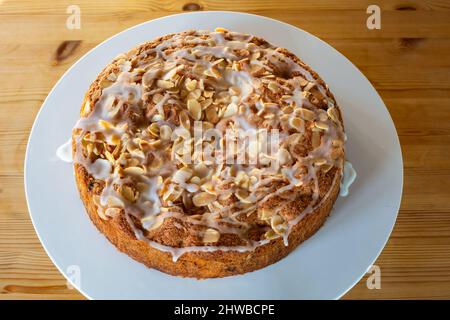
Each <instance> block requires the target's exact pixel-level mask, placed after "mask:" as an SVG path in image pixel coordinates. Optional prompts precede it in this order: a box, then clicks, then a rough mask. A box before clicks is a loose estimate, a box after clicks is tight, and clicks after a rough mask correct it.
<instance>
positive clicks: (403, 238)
mask: <svg viewBox="0 0 450 320" xmlns="http://www.w3.org/2000/svg"><path fill="white" fill-rule="evenodd" d="M55 2H56V3H55ZM74 3H76V4H78V5H79V7H80V9H81V29H80V30H69V29H67V28H66V19H67V17H68V14H67V13H66V9H67V6H68V5H70V4H74ZM230 3H233V4H230ZM406 3H407V4H406ZM370 4H378V5H379V6H380V7H381V9H382V15H381V18H382V20H381V30H368V29H367V27H366V19H367V17H368V14H367V13H366V8H367V7H368V5H370ZM183 10H184V11H187V10H233V11H245V12H252V13H256V14H260V15H265V16H268V17H272V18H275V19H279V20H281V21H285V22H288V23H290V24H293V25H295V26H298V27H300V28H302V29H304V30H306V31H309V32H311V33H313V34H315V35H317V36H318V37H320V38H322V39H324V40H325V41H327V42H328V43H330V44H331V45H332V46H334V47H335V48H336V49H337V50H339V51H340V52H342V53H343V54H344V55H346V56H347V57H348V58H349V59H350V60H351V61H352V62H353V63H354V64H355V65H356V66H357V67H359V68H360V69H361V71H362V72H363V73H364V74H365V75H366V76H367V77H368V78H369V80H370V81H371V82H372V83H373V85H374V86H375V87H376V89H377V90H378V92H379V93H380V95H381V96H382V98H383V100H384V101H385V103H386V105H387V107H388V108H389V111H390V113H391V115H392V118H393V119H394V122H395V125H396V127H397V131H398V134H399V136H400V141H401V145H402V150H403V160H404V166H405V179H404V181H405V184H404V192H403V199H402V205H401V210H400V214H399V216H398V220H397V224H396V226H395V229H394V231H393V233H392V236H391V238H390V240H389V242H388V244H387V246H386V248H385V249H384V251H383V253H382V254H381V256H380V257H379V259H378V260H377V262H376V264H377V265H378V266H380V268H381V289H380V290H376V289H373V290H369V289H368V288H367V286H366V280H367V276H366V277H364V278H363V279H362V280H361V281H360V282H359V283H358V284H357V285H356V286H355V287H354V288H353V289H352V290H351V291H350V292H349V293H348V294H347V295H346V296H345V298H351V299H355V298H357V299H360V298H369V299H371V298H383V299H393V298H447V299H448V298H450V1H443V0H428V1H420V0H409V1H397V0H392V1H374V0H362V1H358V0H344V1H332V0H327V1H318V0H303V1H297V0H284V1H262V0H246V1H233V2H231V1H219V0H206V1H197V0H193V1H192V2H190V1H189V0H185V1H178V0H171V1H156V0H146V1H84V0H83V1H81V0H77V1H54V0H51V1H50V0H42V1H35V0H20V1H12V0H11V1H10V0H0V299H17V298H25V299H30V298H31V299H82V298H83V297H82V295H81V294H79V293H78V292H77V291H76V290H73V289H68V288H67V287H66V281H65V280H64V277H63V276H62V275H61V274H60V273H59V272H58V271H57V269H56V268H55V266H54V265H53V264H52V262H51V261H50V259H49V258H48V256H47V254H46V253H45V252H44V250H43V248H42V246H41V244H40V242H39V240H38V238H37V236H36V233H35V232H34V229H33V226H32V224H31V221H30V217H29V215H28V210H27V205H26V202H25V195H24V188H23V161H24V153H25V148H26V144H27V139H28V135H29V132H30V128H31V126H32V124H33V121H34V118H35V116H36V113H37V112H38V110H39V108H40V106H41V104H42V102H43V101H44V99H45V97H46V96H47V94H48V92H49V91H50V89H51V88H52V87H53V85H54V84H55V83H56V81H57V80H58V79H59V77H61V75H62V74H63V73H64V72H65V71H66V70H67V69H68V68H69V67H70V66H71V65H72V64H73V63H74V62H75V61H76V60H77V59H78V58H80V57H81V56H82V55H83V54H85V53H86V52H87V51H88V50H90V49H91V48H93V47H94V46H96V45H97V44H98V43H100V42H101V41H103V40H105V39H107V38H108V37H110V36H112V35H114V34H115V33H117V32H119V31H122V30H124V29H125V28H128V27H130V26H133V25H136V24H138V23H141V22H143V21H147V20H150V19H154V18H158V17H161V16H165V15H168V14H174V13H178V12H183ZM78 40H79V41H80V42H78ZM64 41H72V42H66V43H65V44H67V46H66V47H65V48H63V47H61V44H62V43H64ZM73 41H75V42H73ZM58 48H60V49H59V50H58ZM62 49H63V50H62ZM55 52H57V53H55ZM349 85H351V84H349Z"/></svg>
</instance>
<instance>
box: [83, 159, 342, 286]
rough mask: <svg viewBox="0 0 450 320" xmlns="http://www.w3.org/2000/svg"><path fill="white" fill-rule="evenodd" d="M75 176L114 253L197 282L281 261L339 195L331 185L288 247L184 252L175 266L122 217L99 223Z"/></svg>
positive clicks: (86, 195)
mask: <svg viewBox="0 0 450 320" xmlns="http://www.w3.org/2000/svg"><path fill="white" fill-rule="evenodd" d="M75 173H76V174H75V176H76V180H77V186H78V190H79V192H80V195H81V199H82V200H83V203H84V206H85V207H86V210H87V212H88V214H89V217H90V219H91V221H92V222H93V223H94V224H95V226H96V227H97V229H98V230H99V231H100V232H101V233H103V234H104V235H105V236H106V237H107V238H108V240H109V241H111V243H112V244H114V245H115V246H116V247H117V249H119V250H120V251H122V252H124V253H126V254H127V255H129V256H130V257H132V258H133V259H135V260H137V261H139V262H141V263H143V264H145V265H146V266H147V267H149V268H154V269H157V270H160V271H162V272H165V273H169V274H172V275H175V276H182V277H193V278H199V279H202V278H220V277H226V276H231V275H237V274H243V273H247V272H250V271H254V270H258V269H261V268H264V267H266V266H268V265H271V264H273V263H275V262H277V261H279V260H281V259H282V258H284V257H285V256H287V255H288V254H289V253H290V252H291V251H292V250H294V249H295V248H296V247H297V246H298V245H299V244H300V243H302V242H303V241H305V240H306V239H308V238H309V237H311V236H312V235H313V234H314V233H316V231H317V230H318V229H319V228H320V227H321V226H322V225H323V224H324V222H325V220H326V218H327V217H328V215H329V214H330V212H331V209H332V208H333V204H334V202H335V201H336V198H337V196H338V194H339V183H334V184H333V185H332V189H331V192H330V196H329V198H328V199H327V201H325V202H324V203H323V204H322V205H321V206H320V207H319V208H317V210H315V211H314V212H312V213H311V214H309V215H307V216H306V217H305V218H304V219H303V220H301V221H300V222H299V223H298V224H297V225H295V227H294V228H293V230H292V231H291V233H290V235H289V245H288V246H285V245H284V243H283V239H282V238H278V239H274V240H272V241H271V242H270V243H269V244H266V245H262V246H260V247H257V248H256V249H255V250H254V251H249V252H243V253H241V252H236V251H226V252H222V251H214V252H188V253H185V254H184V255H182V256H181V257H180V258H179V259H178V261H177V262H173V260H172V256H171V254H170V253H167V252H161V251H159V250H157V249H155V248H153V247H151V246H149V245H148V244H147V243H146V242H144V241H142V240H137V239H136V237H135V236H134V234H133V231H132V230H131V229H130V227H129V225H128V224H127V223H126V221H125V218H124V217H123V216H118V217H117V218H115V219H111V220H108V221H105V220H103V219H101V218H100V217H99V215H98V214H97V210H96V206H95V204H94V202H93V200H92V195H93V191H89V188H88V186H89V185H90V181H91V180H92V179H91V178H90V177H89V174H88V173H87V172H86V170H85V169H84V168H83V167H82V166H80V165H75ZM338 181H339V180H338Z"/></svg>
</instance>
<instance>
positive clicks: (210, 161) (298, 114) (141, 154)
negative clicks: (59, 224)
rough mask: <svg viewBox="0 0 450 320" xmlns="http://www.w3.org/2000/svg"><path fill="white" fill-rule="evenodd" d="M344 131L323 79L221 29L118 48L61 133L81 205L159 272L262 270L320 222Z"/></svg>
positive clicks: (339, 168)
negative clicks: (68, 140)
mask: <svg viewBox="0 0 450 320" xmlns="http://www.w3.org/2000/svg"><path fill="white" fill-rule="evenodd" d="M344 140H345V133H344V128H343V123H342V117H341V113H340V110H339V108H338V106H337V105H336V101H335V99H334V97H333V95H332V94H331V92H330V91H329V89H328V87H327V85H326V84H325V83H324V82H323V81H322V79H321V78H320V77H319V76H318V75H317V74H316V73H315V72H314V71H312V70H311V68H309V67H308V66H307V65H306V64H305V63H303V62H302V61H301V60H300V59H299V58H297V57H296V56H295V55H293V54H292V53H290V52H289V51H288V50H286V49H283V48H278V47H276V46H273V45H271V44H270V43H268V42H267V41H265V40H263V39H261V38H258V37H255V36H252V35H248V34H242V33H237V32H232V31H228V30H225V29H222V28H218V29H216V30H215V31H214V32H211V31H187V32H182V33H178V34H171V35H167V36H164V37H161V38H158V39H155V40H152V41H150V42H147V43H144V44H142V45H140V46H138V47H136V48H134V49H133V50H131V51H129V52H128V53H126V54H123V55H120V56H118V57H117V58H116V59H114V61H112V62H111V63H110V64H109V65H108V66H106V67H105V68H104V70H103V71H102V72H101V73H100V74H99V75H98V77H97V78H96V80H95V81H94V82H93V83H92V85H91V86H90V88H89V90H88V92H87V93H86V96H85V99H84V102H83V104H82V108H81V116H80V119H79V121H78V122H77V124H76V126H75V128H74V130H73V135H72V152H73V160H74V166H75V176H76V181H77V185H78V189H79V192H80V195H81V198H82V200H83V202H84V205H85V207H86V209H87V212H88V214H89V216H90V218H91V220H92V221H93V223H94V224H95V225H96V226H97V228H98V229H99V230H100V232H102V233H103V234H104V235H105V236H106V237H107V238H108V239H109V240H110V241H111V242H112V243H113V244H114V245H115V246H116V247H117V248H118V249H119V250H121V251H122V252H124V253H126V254H128V255H129V256H131V257H132V258H134V259H136V260H137V261H140V262H142V263H144V264H145V265H147V266H148V267H151V268H155V269H158V270H161V271H163V272H166V273H169V274H173V275H179V276H185V277H196V278H210V277H224V276H229V275H235V274H241V273H245V272H249V271H253V270H256V269H259V268H263V267H265V266H267V265H269V264H272V263H274V262H276V261H278V260H280V259H282V258H283V257H285V256H286V255H287V254H288V253H289V252H291V251H292V250H293V249H294V248H295V247H296V246H297V245H298V244H300V243H301V242H302V241H304V240H306V239H307V238H308V237H310V236H311V235H312V234H314V233H315V232H316V231H317V230H318V229H319V228H320V226H321V225H322V224H323V223H324V221H325V219H326V217H327V216H328V214H329V213H330V211H331V209H332V206H333V204H334V202H335V200H336V197H337V195H338V193H339V183H340V180H341V177H342V174H343V165H344Z"/></svg>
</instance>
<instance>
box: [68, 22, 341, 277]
mask: <svg viewBox="0 0 450 320" xmlns="http://www.w3.org/2000/svg"><path fill="white" fill-rule="evenodd" d="M192 32H193V31H187V32H185V33H181V35H183V34H184V35H190V34H192ZM171 37H173V35H167V36H165V37H161V38H158V39H155V40H153V41H150V42H148V43H145V44H143V45H141V46H139V47H137V48H135V49H133V50H131V51H130V52H128V53H127V54H126V55H125V57H132V56H136V55H138V54H139V53H142V52H145V51H146V50H148V49H151V48H155V47H156V46H157V45H158V44H160V43H162V42H164V41H165V40H167V39H170V38H171ZM252 41H253V42H254V43H258V44H266V43H267V42H266V41H265V40H263V39H260V38H256V37H254V38H253V39H252ZM278 52H280V53H281V54H282V55H284V56H286V57H289V58H290V59H292V60H293V61H295V63H297V64H299V65H301V66H302V68H304V69H306V70H307V71H309V72H310V73H311V75H312V76H313V77H314V79H315V80H316V81H317V83H318V84H320V85H322V86H323V87H324V88H326V94H327V96H328V97H331V98H333V95H332V94H331V92H330V91H329V90H328V87H327V86H326V84H325V83H324V82H323V81H322V79H321V78H320V77H319V76H318V75H317V73H315V72H314V71H313V70H311V68H309V67H308V66H307V65H305V64H304V63H303V62H302V61H301V60H299V59H298V58H297V57H296V56H295V55H293V54H292V53H290V52H289V51H287V50H286V49H279V50H278ZM123 58H124V56H121V57H118V58H117V59H115V60H114V61H113V62H112V63H111V64H110V65H108V66H107V67H106V68H105V69H104V70H103V71H102V72H101V73H100V74H99V76H98V77H97V79H96V80H95V81H94V82H93V83H92V85H91V86H90V88H89V90H88V92H87V93H86V96H85V99H84V101H83V104H82V106H83V107H82V110H81V116H82V117H85V116H87V115H89V114H90V113H92V112H94V110H95V106H96V103H97V102H98V101H99V99H100V97H101V94H102V87H103V85H102V83H103V82H104V81H106V79H107V78H108V76H109V75H110V74H111V73H114V72H117V71H118V70H119V69H120V66H119V65H118V61H119V60H121V59H123ZM333 99H334V98H333ZM336 109H337V112H338V118H339V119H338V120H339V121H340V122H341V124H342V116H341V114H340V110H339V108H338V107H337V106H336ZM78 134H79V130H78V129H75V130H74V139H73V151H74V153H75V152H76V145H75V143H76V142H75V141H76V138H75V137H76V136H77V135H78ZM309 139H310V138H309ZM306 142H307V143H310V141H309V140H308V141H306ZM343 156H344V155H343V154H342V158H343ZM74 168H75V177H76V183H77V187H78V190H79V192H80V196H81V199H82V201H83V203H84V206H85V207H86V210H87V212H88V215H89V217H90V219H91V220H92V222H93V223H94V224H95V226H96V227H97V228H98V230H99V231H100V232H101V233H103V234H104V235H105V236H106V237H107V238H108V240H109V241H110V242H111V243H112V244H114V245H115V246H116V247H117V248H118V249H119V250H120V251H122V252H124V253H126V254H127V255H129V256H130V257H132V258H133V259H135V260H137V261H139V262H141V263H143V264H145V265H146V266H148V267H150V268H154V269H157V270H160V271H162V272H165V273H169V274H172V275H177V276H183V277H194V278H213V277H225V276H231V275H236V274H243V273H246V272H250V271H254V270H257V269H260V268H263V267H265V266H268V265H270V264H273V263H275V262H277V261H279V260H280V259H282V258H283V257H285V256H286V255H288V254H289V253H290V252H291V251H292V250H294V249H295V248H296V247H297V246H298V245H299V244H300V243H302V242H303V241H305V240H306V239H308V238H309V237H310V236H312V235H313V234H314V233H315V232H316V231H317V230H318V229H319V228H320V227H321V226H322V225H323V223H324V222H325V220H326V218H327V216H328V215H329V214H330V212H331V209H332V207H333V204H334V202H335V200H336V198H337V196H338V193H339V187H340V180H341V176H342V174H343V172H342V170H343V169H342V165H341V166H335V167H333V168H332V169H331V170H328V171H327V172H326V173H323V174H322V173H320V174H319V175H320V177H319V181H320V183H319V189H320V192H319V193H320V199H321V200H322V201H321V202H320V205H319V206H318V207H316V208H315V209H314V210H313V211H312V212H310V213H308V214H307V215H306V216H305V217H304V218H303V219H301V220H300V221H299V222H298V223H297V224H295V225H294V226H293V227H292V230H291V231H290V233H289V236H288V245H287V246H286V245H285V244H284V241H283V238H281V237H279V238H275V239H272V240H270V242H269V243H267V244H263V245H260V246H258V247H256V248H255V249H254V250H251V251H246V252H238V251H221V250H217V251H212V252H200V251H194V252H186V253H184V254H183V255H181V256H180V258H179V259H178V260H177V261H176V262H174V261H173V258H172V255H171V254H170V253H169V252H163V251H160V250H158V249H156V248H154V247H152V246H151V245H149V244H148V243H147V242H146V241H143V240H138V239H137V238H136V235H135V232H134V231H133V229H132V227H131V226H130V224H129V222H128V221H127V219H126V217H125V216H124V215H123V214H118V215H115V216H113V217H110V218H108V219H104V218H102V217H101V216H100V215H99V214H98V204H97V203H96V202H95V200H94V198H95V196H98V195H100V194H101V192H102V190H103V188H104V186H105V185H104V182H103V181H101V180H100V179H95V178H94V177H93V176H92V175H90V174H89V173H88V171H87V170H86V168H85V167H84V166H83V165H82V164H80V163H75V164H74ZM280 201H282V200H281V199H274V200H273V201H272V202H271V201H268V202H267V205H268V206H276V205H277V204H279V202H280ZM274 202H278V203H274ZM303 209H304V204H303V203H302V200H301V199H297V200H295V201H293V202H291V203H289V206H284V207H282V208H281V210H283V211H284V212H283V215H284V216H295V215H297V214H299V212H301V211H302V210H303ZM176 222H177V221H176V219H172V220H171V219H166V221H165V222H164V224H163V227H164V230H165V231H166V234H169V235H170V237H172V238H173V237H176V236H177V235H179V234H177V232H178V231H174V230H175V229H178V228H175V227H174V224H175V223H176ZM178 223H180V222H179V221H178ZM181 224H182V227H183V228H184V229H189V227H190V226H189V224H184V223H181ZM187 232H188V233H189V230H188V231H187ZM152 236H153V237H152V240H153V241H157V242H160V243H161V244H164V245H170V243H171V241H172V240H173V239H170V238H169V239H165V238H159V239H158V236H156V237H155V235H154V234H152ZM179 236H181V237H182V236H186V234H181V235H179ZM185 241H186V242H184V243H182V244H181V247H183V246H189V245H193V244H194V245H195V244H196V242H195V240H192V241H193V242H189V241H191V240H189V239H187V240H185ZM220 245H221V246H233V245H236V242H235V241H234V240H233V239H228V238H226V237H224V238H223V239H222V238H221V240H220Z"/></svg>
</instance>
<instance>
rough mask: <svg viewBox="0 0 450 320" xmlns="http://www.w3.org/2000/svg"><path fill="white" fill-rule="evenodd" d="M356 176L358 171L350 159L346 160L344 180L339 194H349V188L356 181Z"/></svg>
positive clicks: (343, 195)
mask: <svg viewBox="0 0 450 320" xmlns="http://www.w3.org/2000/svg"><path fill="white" fill-rule="evenodd" d="M356 176H357V174H356V171H355V169H354V168H353V166H352V164H351V163H350V162H348V161H345V163H344V174H343V176H342V180H341V191H340V193H339V195H340V196H341V197H346V196H348V190H349V188H350V186H351V185H352V184H353V182H355V180H356Z"/></svg>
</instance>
